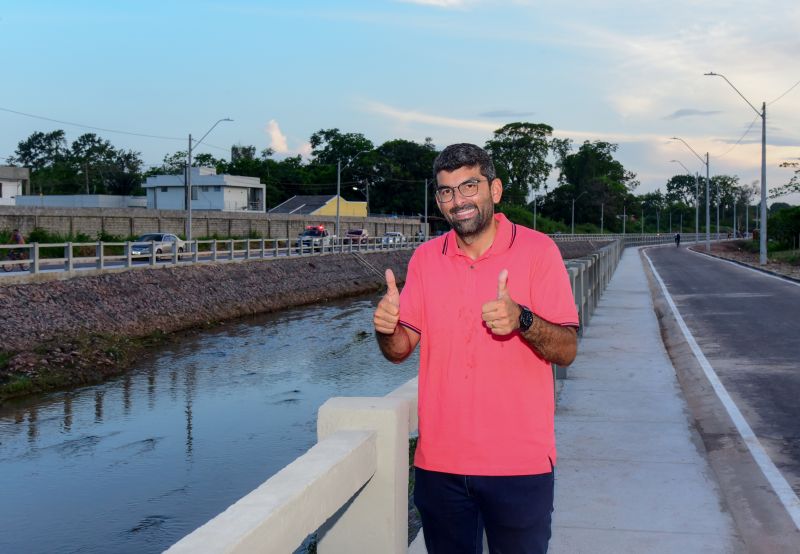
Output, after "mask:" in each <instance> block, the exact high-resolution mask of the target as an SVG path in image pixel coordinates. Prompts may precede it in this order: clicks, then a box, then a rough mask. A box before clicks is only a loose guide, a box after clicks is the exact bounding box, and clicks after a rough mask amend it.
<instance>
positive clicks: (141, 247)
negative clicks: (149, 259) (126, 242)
mask: <svg viewBox="0 0 800 554" xmlns="http://www.w3.org/2000/svg"><path fill="white" fill-rule="evenodd" d="M151 244H152V246H153V248H154V249H155V252H156V256H158V255H161V254H172V253H173V252H175V251H176V250H177V252H178V254H179V255H180V254H183V251H184V250H185V249H186V243H184V242H183V241H182V240H181V239H179V238H178V237H177V236H176V235H173V234H172V233H145V234H144V235H142V236H140V237H139V238H137V239H136V240H135V241H134V242H133V244H131V256H150V246H151Z"/></svg>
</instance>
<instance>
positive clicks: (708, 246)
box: [706, 152, 711, 252]
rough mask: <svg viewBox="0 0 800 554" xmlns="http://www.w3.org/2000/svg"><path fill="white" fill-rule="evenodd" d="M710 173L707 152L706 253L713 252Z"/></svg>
mask: <svg viewBox="0 0 800 554" xmlns="http://www.w3.org/2000/svg"><path fill="white" fill-rule="evenodd" d="M709 173H710V172H709V171H708V152H706V252H711V206H710V205H709V203H708V201H709V200H708V195H709V182H710V181H711V178H710V177H709Z"/></svg>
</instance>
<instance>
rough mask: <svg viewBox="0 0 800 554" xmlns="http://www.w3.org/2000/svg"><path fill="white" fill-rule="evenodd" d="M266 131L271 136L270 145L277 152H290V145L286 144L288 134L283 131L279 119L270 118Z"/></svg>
mask: <svg viewBox="0 0 800 554" xmlns="http://www.w3.org/2000/svg"><path fill="white" fill-rule="evenodd" d="M264 132H265V133H267V135H268V136H269V145H268V146H269V147H270V148H272V150H274V151H275V153H276V154H287V153H288V152H289V147H288V145H287V144H286V135H284V134H283V133H282V132H281V128H280V126H279V125H278V122H277V121H275V120H274V119H270V120H269V123H267V126H266V127H265V128H264Z"/></svg>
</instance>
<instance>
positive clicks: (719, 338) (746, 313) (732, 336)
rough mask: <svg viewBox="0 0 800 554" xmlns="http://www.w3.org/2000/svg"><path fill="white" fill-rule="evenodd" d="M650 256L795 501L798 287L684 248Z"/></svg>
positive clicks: (799, 464)
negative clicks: (788, 486)
mask: <svg viewBox="0 0 800 554" xmlns="http://www.w3.org/2000/svg"><path fill="white" fill-rule="evenodd" d="M648 255H649V256H650V258H651V260H652V261H653V264H654V266H655V268H656V270H657V271H658V273H659V274H660V276H661V278H662V279H663V281H664V283H665V284H666V286H667V289H668V290H669V293H670V295H671V296H672V298H673V300H674V302H675V304H676V306H677V308H678V310H679V311H680V313H681V316H682V317H683V319H684V320H685V322H686V324H687V326H688V327H689V330H690V331H691V333H692V334H693V335H694V338H695V340H696V341H697V343H698V345H699V346H700V348H701V350H702V351H703V354H704V355H705V356H706V358H707V359H708V361H709V362H710V364H711V365H712V367H713V368H714V370H715V372H716V373H717V375H718V376H719V378H720V380H721V381H722V384H723V385H724V386H725V388H726V389H727V391H728V393H729V394H730V396H731V397H732V399H733V400H734V402H735V403H736V405H737V407H738V408H739V410H740V411H741V412H742V414H743V415H744V417H745V419H746V420H747V423H748V424H749V425H750V427H751V428H752V429H753V432H754V433H755V434H756V436H757V437H758V439H759V441H760V442H761V444H762V445H763V447H764V449H765V450H766V451H767V454H768V455H769V457H770V458H771V460H772V461H773V462H774V464H775V465H776V466H777V467H778V469H779V470H780V471H781V473H782V474H783V476H784V477H785V478H786V480H787V481H788V483H789V484H790V485H791V486H792V488H793V489H794V491H795V493H796V494H800V361H798V358H800V284H798V283H791V282H788V281H785V280H780V279H776V278H773V277H770V276H767V275H764V274H762V273H760V272H757V271H754V270H751V269H746V268H743V267H740V266H737V265H734V264H731V263H727V262H724V261H721V260H717V259H715V258H710V257H708V256H705V255H703V254H697V253H692V252H689V251H688V250H687V249H686V248H683V247H682V248H680V249H678V248H674V247H666V248H653V249H650V250H648Z"/></svg>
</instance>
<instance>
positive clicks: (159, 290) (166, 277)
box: [0, 241, 602, 404]
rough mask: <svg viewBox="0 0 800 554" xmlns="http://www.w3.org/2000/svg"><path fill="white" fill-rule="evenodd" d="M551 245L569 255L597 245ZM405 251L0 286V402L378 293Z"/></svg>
mask: <svg viewBox="0 0 800 554" xmlns="http://www.w3.org/2000/svg"><path fill="white" fill-rule="evenodd" d="M558 246H559V248H560V249H561V253H562V256H563V257H564V259H570V258H578V257H581V256H585V255H587V254H589V253H591V252H593V251H594V250H595V249H596V248H598V247H600V246H602V243H592V242H590V241H586V242H560V243H558ZM411 254H412V250H395V251H391V252H371V253H362V254H360V255H355V254H334V255H326V256H310V257H302V258H282V259H270V260H253V261H247V262H235V263H217V264H200V265H193V266H181V267H169V266H167V267H161V268H154V269H137V270H133V271H124V272H115V273H107V274H102V275H94V276H84V277H76V278H73V279H68V280H63V281H48V282H41V283H27V284H9V285H0V404H1V403H2V402H3V401H4V400H6V399H8V398H10V397H13V396H21V395H25V394H30V393H34V392H40V391H44V390H48V389H55V388H62V387H70V386H77V385H82V384H88V383H94V382H98V381H101V380H103V379H106V378H108V377H111V376H114V375H117V374H120V373H122V372H124V371H125V370H126V369H128V368H129V367H130V366H131V364H132V361H133V360H135V358H136V355H137V353H141V352H142V351H143V349H151V348H153V347H154V346H155V345H157V344H158V343H160V342H163V341H169V340H175V335H173V334H174V333H177V332H179V331H186V330H190V329H196V328H202V327H207V326H209V325H213V324H216V323H219V322H222V321H226V320H230V319H234V318H237V317H243V316H248V315H254V314H259V313H266V312H274V311H279V310H283V309H286V308H290V307H293V306H301V305H305V304H314V303H318V302H322V301H325V300H330V299H334V298H342V297H347V296H354V295H358V294H364V293H368V292H372V291H378V290H379V289H380V288H381V287H382V286H384V279H383V270H384V268H387V267H389V268H392V270H393V271H394V273H395V276H397V278H398V280H399V281H400V282H402V281H403V280H404V279H405V271H406V266H407V264H408V260H409V259H410V258H411ZM365 262H366V263H365ZM367 264H369V265H370V266H372V268H375V269H374V270H373V269H371V268H370V267H368V265H367Z"/></svg>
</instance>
